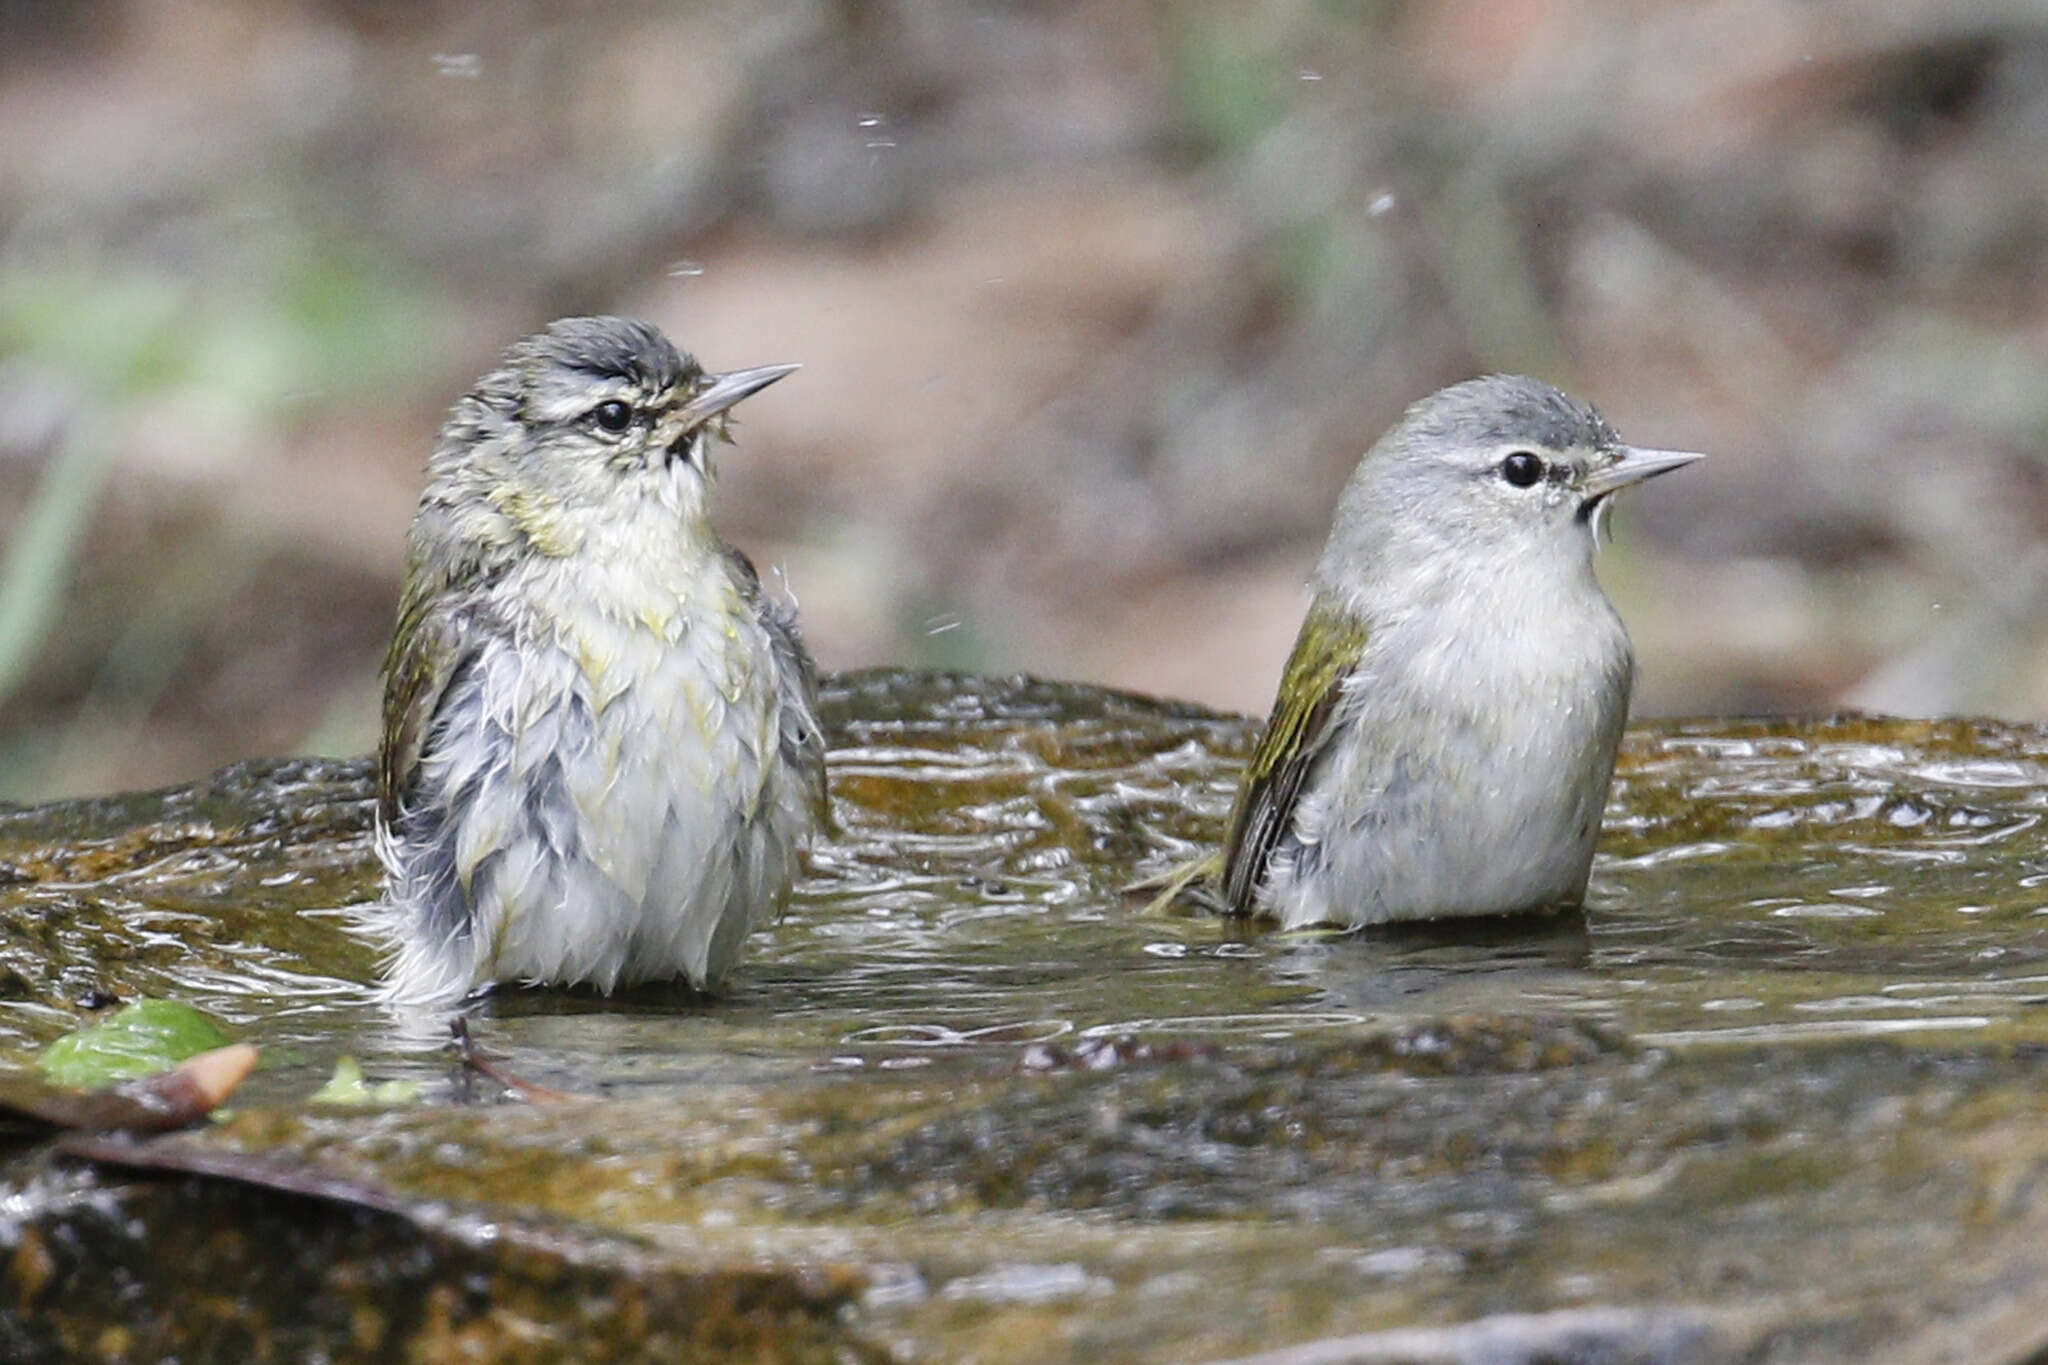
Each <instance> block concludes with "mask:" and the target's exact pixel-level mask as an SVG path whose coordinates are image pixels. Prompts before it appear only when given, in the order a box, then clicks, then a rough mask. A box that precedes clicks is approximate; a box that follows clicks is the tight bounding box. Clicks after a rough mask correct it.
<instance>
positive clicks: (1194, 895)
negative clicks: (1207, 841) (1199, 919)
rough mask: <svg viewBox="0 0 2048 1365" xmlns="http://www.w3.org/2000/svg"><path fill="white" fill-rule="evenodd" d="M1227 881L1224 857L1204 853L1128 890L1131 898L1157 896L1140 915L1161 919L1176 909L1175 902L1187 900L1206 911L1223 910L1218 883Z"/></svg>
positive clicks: (1131, 886)
mask: <svg viewBox="0 0 2048 1365" xmlns="http://www.w3.org/2000/svg"><path fill="white" fill-rule="evenodd" d="M1222 877H1223V855H1222V854H1221V853H1213V852H1212V853H1204V854H1202V855H1201V856H1200V857H1198V858H1190V859H1188V860H1187V861H1186V862H1184V863H1175V864H1174V865H1173V866H1172V867H1169V868H1167V869H1166V870H1165V871H1164V872H1157V873H1154V874H1153V875H1152V876H1149V877H1141V878H1139V879H1138V880H1137V881H1134V882H1131V883H1129V884H1128V885H1126V886H1125V887H1124V894H1125V895H1127V896H1135V895H1141V894H1143V893H1144V892H1147V891H1153V892H1157V893H1158V894H1157V895H1155V896H1153V897H1152V899H1151V900H1149V901H1147V902H1146V903H1145V908H1144V909H1143V910H1141V911H1139V912H1138V913H1140V914H1143V915H1160V914H1164V913H1165V912H1166V911H1167V910H1169V909H1171V908H1172V907H1173V904H1174V902H1176V901H1180V900H1185V901H1187V902H1188V903H1190V904H1193V905H1199V906H1201V907H1202V908H1203V909H1205V910H1220V909H1222V908H1223V902H1222V899H1221V898H1220V897H1219V896H1218V895H1217V894H1216V883H1217V882H1218V881H1220V880H1221V879H1222Z"/></svg>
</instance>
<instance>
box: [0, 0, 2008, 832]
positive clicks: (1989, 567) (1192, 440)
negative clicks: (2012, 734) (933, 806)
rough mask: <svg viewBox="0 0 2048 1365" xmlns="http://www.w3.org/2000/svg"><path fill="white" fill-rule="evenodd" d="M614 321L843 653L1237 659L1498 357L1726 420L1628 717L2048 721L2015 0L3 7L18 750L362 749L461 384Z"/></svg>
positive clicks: (1649, 639) (1265, 634)
mask: <svg viewBox="0 0 2048 1365" xmlns="http://www.w3.org/2000/svg"><path fill="white" fill-rule="evenodd" d="M595 311H611V312H628V313H635V314H639V315H642V316H645V317H647V318H649V319H652V320H653V321H655V322H657V323H659V324H660V325H661V326H663V327H664V328H666V329H668V330H669V332H670V333H671V334H672V335H673V336H674V337H676V338H677V339H678V341H679V342H680V343H681V344H683V345H684V346H685V347H687V348H688V349H691V350H693V351H695V352H697V353H698V354H699V355H700V356H701V357H702V358H703V359H704V360H705V361H706V362H707V363H708V364H709V365H710V366H711V367H713V368H736V367H740V366H746V365H757V364H764V363H768V362H775V361H787V360H794V361H800V362H802V364H803V366H804V370H803V373H802V374H801V375H800V376H798V377H797V378H795V379H792V380H790V381H789V382H787V383H785V384H782V385H779V386H777V387H776V388H775V389H773V390H772V391H770V392H769V393H766V394H763V395H762V396H760V397H759V398H756V399H754V400H753V401H751V402H749V403H748V404H747V405H746V406H745V407H744V408H743V409H742V410H741V415H742V418H743V430H742V432H741V442H740V445H739V446H738V447H737V448H736V449H728V450H726V451H725V452H723V455H722V463H721V474H722V480H721V484H720V490H719V492H720V501H719V505H718V508H717V517H718V520H719V522H720V525H721V527H722V529H723V530H724V532H725V533H726V535H727V536H728V538H730V539H732V540H734V541H736V542H737V543H739V544H740V545H742V546H743V547H745V548H747V549H748V550H750V551H751V552H752V553H753V554H754V556H755V558H756V559H757V561H759V562H760V563H761V564H762V565H763V566H764V568H766V567H768V566H779V567H780V569H781V571H782V573H783V574H784V575H785V576H786V579H787V582H788V585H789V588H790V590H791V591H792V592H793V593H794V594H795V596H796V597H797V598H798V600H799V601H800V602H801V606H802V613H803V620H804V624H805V626H806V628H807V631H808V634H809V637H810V640H811V642H812V645H813V648H814V649H815V652H816V653H817V655H818V657H819V659H820V661H821V663H822V664H823V665H824V666H825V667H827V668H835V669H836V668H849V667H855V666H859V665H866V664H875V663H887V662H902V663H910V664H930V665H944V666H955V667H962V668H969V669H974V670H983V671H999V672H1007V671H1012V670H1024V671H1030V672H1033V673H1039V674H1043V675H1048V676H1055V677H1069V678H1079V679H1090V680H1096V681H1100V682H1104V683H1109V684H1114V685H1117V686H1122V687H1129V688H1135V689H1140V690H1144V691H1147V692H1154V693H1162V694H1167V695H1171V696H1176V697H1182V698H1188V699H1193V700H1198V701H1203V702H1208V703H1212V704H1215V705H1218V706H1225V707H1232V708H1237V709H1242V710H1249V711H1258V712H1263V711H1264V709H1265V707H1266V705H1267V704H1268V702H1269V700H1270V698H1271V695H1272V688H1273V685H1274V681H1275V678H1276V677H1277V673H1278V670H1279V666H1280V663H1281V661H1282V659H1283V658H1284V656H1285V654H1286V651H1287V649H1288V646H1289V644H1290V643H1291V641H1292V638H1293V634H1294V630H1295V627H1296V625H1297V623H1298V621H1299V619H1300V613H1301V609H1302V606H1303V605H1304V602H1305V595H1304V591H1303V582H1304V579H1305V576H1306V574H1307V572H1308V569H1309V566H1310V565H1311V563H1312V562H1313V560H1314V557H1315V554H1316V550H1317V548H1318V546H1319V545H1320V543H1321V540H1322V536H1323V534H1324V531H1325V530H1326V528H1327V525H1328V519H1329V515H1330V510H1331V506H1332V502H1333V500H1334V498H1335V495H1336V492H1337V489H1338V487H1339V486H1340V485H1341V483H1342V482H1343V480H1344V478H1345V476H1346V475H1347V474H1348V473H1349V472H1350V470H1351V468H1352V465H1353V463H1354V462H1355V460H1356V459H1357V457H1358V455H1359V453H1360V452H1361V451H1362V450H1363V449H1364V448H1365V447H1366V445H1368V444H1369V443H1370V441H1371V439H1372V438H1373V437H1374V436H1375V435H1376V434H1377V433H1378V432H1379V431H1380V430H1381V429H1382V428H1383V427H1384V426H1385V425H1387V424H1388V423H1389V422H1390V421H1391V420H1393V419H1394V418H1395V416H1397V415H1398V413H1399V412H1400V410H1401V408H1402V407H1403V406H1405V404H1406V403H1408V402H1409V401H1410V400H1412V399H1414V398H1416V397H1419V396H1420V395H1422V394H1423V393H1426V392H1427V391H1429V390H1431V389H1433V388H1435V387H1437V386H1439V385H1441V384H1444V383H1448V382H1450V381H1453V380H1456V379H1460V378H1463V377H1466V376H1468V375H1471V374H1473V373H1476V372H1480V371H1487V370H1519V371H1525V372H1529V373H1533V374H1536V375H1539V376H1541V377H1544V378H1547V379H1550V380H1552V381H1553V382H1556V383H1559V384H1561V385H1563V386H1565V387H1567V388H1569V389H1571V390H1573V391H1574V392H1576V393H1578V394H1579V395H1581V396H1583V397H1585V398H1587V399H1589V400H1591V401H1593V402H1594V403H1596V404H1597V405H1599V406H1600V407H1601V408H1602V409H1603V410H1604V411H1605V412H1606V414H1607V415H1608V416H1609V417H1610V418H1611V419H1612V420H1613V421H1614V422H1615V424H1616V425H1617V426H1618V427H1619V428H1620V430H1621V431H1622V433H1623V435H1624V436H1625V437H1627V438H1629V439H1631V440H1634V441H1636V442H1638V443H1641V444H1647V445H1662V446H1678V447H1687V448H1692V449H1700V450H1706V451H1709V452H1711V454H1712V459H1711V460H1710V461H1709V462H1708V463H1706V464H1704V465H1701V466H1699V467H1696V468H1694V469H1690V470H1687V471H1686V472H1685V473H1683V474H1681V475H1678V476H1676V477H1674V478H1672V479H1669V480H1663V481H1659V482H1658V483H1657V484H1655V485H1654V486H1652V487H1651V488H1649V489H1646V490H1644V491H1642V492H1641V493H1639V494H1637V495H1636V496H1634V497H1632V498H1630V499H1628V500H1627V501H1626V502H1625V504H1624V505H1623V507H1622V509H1621V514H1620V516H1619V517H1617V518H1616V523H1617V528H1616V529H1617V536H1616V543H1615V544H1614V545H1613V546H1612V547H1611V549H1610V551H1609V552H1608V554H1607V555H1606V556H1605V557H1604V562H1603V567H1602V574H1603V577H1604V578H1605V580H1606V581H1607V583H1608V585H1609V589H1610V591H1611V593H1612V594H1613V595H1614V597H1615V598H1616V600H1617V602H1618V604H1619V605H1620V607H1621V609H1622V611H1623V614H1624V615H1625V616H1626V617H1627V619H1628V621H1629V624H1630V627H1631V629H1632V631H1633V633H1634V635H1635V639H1636V643H1637V653H1638V655H1639V657H1640V659H1641V681H1640V685H1639V689H1638V693H1637V698H1638V705H1637V713H1638V714H1639V715H1655V714H1670V713H1729V712H1755V711H1780V710H1802V711H1803V710H1820V709H1829V708H1835V707H1839V706H1845V705H1854V706H1865V707H1872V708H1877V709H1883V710H1891V711H1901V712H1909V713H1943V712H1981V713H1990V714H1997V715H2003V716H2007V717H2012V718H2019V719H2032V720H2042V719H2048V548H2044V547H2048V9H2044V7H2043V6H2042V5H2040V4H2039V3H2036V2H2035V0H1985V2H1984V3H1959V2H1958V0H1921V2H1920V3H1905V2H1901V0H1890V2H1887V3H1875V2H1872V3H1857V2H1856V0H1839V2H1835V3H1814V0H1676V2H1674V3H1658V2H1657V0H1634V2H1633V3H1612V4H1588V3H1575V2H1574V0H1494V2H1492V3H1487V2H1485V0H1095V2H1094V3H1090V4H1086V5H1074V4H1064V3H1057V2H1056V0H1038V2H1035V3H1034V2H1032V0H1008V2H1007V3H996V2H995V0H988V2H986V3H975V2H974V0H841V2H840V3H828V2H826V0H768V2H763V0H744V2H742V0H732V2H731V3H721V2H720V0H705V2H704V3H696V4H654V3H604V4H598V3H576V2H575V0H569V2H568V3H561V2H556V0H550V3H541V2H540V0H528V2H527V3H516V2H509V0H495V2H494V3H488V4H486V3H482V2H481V0H473V2H469V3H415V0H382V2H381V3H380V2H376V0H363V2H362V3H346V2H344V0H324V2H322V0H296V2H294V0H244V2H243V3H218V0H75V2H74V3H70V4H64V5H51V4H45V3H41V2H40V0H0V528H4V536H5V545H4V555H0V797H5V798H11V799H17V800H20V799H40V798H45V797H52V796H57V795H63V794H68V793H75V792H85V791H95V790H106V789H112V788H120V787H131V786H142V785H150V784H159V783H165V782H171V781H176V780H183V779H188V778H191V777H194V776H196V775H199V774H201V773H203V772H205V771H207V770H208V769H210V768H212V767H214V766H216V765H218V764H220V763H223V762H226V761H228V760H231V759H235V758H240V757H245V756H249V755H255V754H278V753H293V752H309V753H336V754H345V753H356V752H363V751H366V750H368V749H369V748H371V747H372V745H373V744H374V742H375V714H376V706H377V679H376V671H377V666H378V662H379V658H380V654H381V651H382V649H383V645H384V641H385V638H386V636H387V634H388V631H389V628H390V623H391V618H392V614H393V607H394V602H395V597H396V592H397V576H398V572H399V566H400V557H401V546H402V543H403V537H404V532H405V527H406V523H407V521H408V519H409V517H410V515H411V512H412V509H413V506H414V503H415V500H416V498H417V495H418V489H419V481H420V471H421V466H422V463H423V461H424V459H425V457H426V453H427V451H428V449H429V447H430V445H431V443H432V440H433V435H434V431H435V428H436V426H437V425H438V423H439V421H440V419H441V416H442V414H443V412H444V411H445V410H446V408H447V405H448V404H449V403H450V402H451V401H452V400H453V399H454V398H455V397H456V396H457V395H458V394H459V393H460V392H461V391H462V390H463V389H464V388H465V387H466V386H467V385H468V384H469V382H470V381H471V380H473V379H474V378H475V377H476V376H477V375H478V374H480V373H481V372H482V371H484V370H485V369H487V368H489V367H490V366H491V364H492V363H493V360H494V358H495V356H496V355H497V353H498V351H499V350H500V349H501V348H502V347H503V346H504V345H505V344H506V343H507V342H509V341H511V340H512V339H514V338H515V337H517V336H519V335H521V334H523V333H525V332H528V331H532V330H534V329H535V328H537V327H539V326H541V325H542V324H544V323H545V322H546V321H547V320H548V319H550V318H552V317H554V316H557V315H560V314H565V313H573V312H595Z"/></svg>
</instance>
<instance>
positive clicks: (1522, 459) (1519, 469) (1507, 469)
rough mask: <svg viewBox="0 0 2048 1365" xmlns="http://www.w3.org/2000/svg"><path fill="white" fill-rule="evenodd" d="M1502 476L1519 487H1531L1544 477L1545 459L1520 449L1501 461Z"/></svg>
mask: <svg viewBox="0 0 2048 1365" xmlns="http://www.w3.org/2000/svg"><path fill="white" fill-rule="evenodd" d="M1500 476H1501V477H1502V478H1503V479H1506V480H1507V481H1508V482H1509V483H1511V484H1513V485H1514V486H1515V487H1517V488H1528V487H1531V486H1533V485H1534V484H1535V483H1536V482H1537V480H1539V479H1541V478H1542V477H1543V461H1542V460H1540V459H1538V458H1537V457H1536V456H1534V455H1531V454H1530V453H1529V452H1528V451H1526V450H1518V451H1516V452H1514V453H1513V454H1512V455H1510V456H1508V457H1507V458H1506V459H1505V460H1502V461H1501V462H1500Z"/></svg>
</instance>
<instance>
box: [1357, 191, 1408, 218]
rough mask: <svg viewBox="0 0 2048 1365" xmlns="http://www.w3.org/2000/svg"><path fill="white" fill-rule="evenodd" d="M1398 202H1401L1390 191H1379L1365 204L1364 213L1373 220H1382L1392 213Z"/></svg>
mask: <svg viewBox="0 0 2048 1365" xmlns="http://www.w3.org/2000/svg"><path fill="white" fill-rule="evenodd" d="M1400 202H1401V200H1400V199H1399V197H1397V196H1396V195H1395V193H1394V192H1393V191H1392V190H1381V191H1380V192H1379V193H1378V194H1375V195H1374V196H1373V197H1372V199H1371V201H1370V202H1369V203H1367V204H1366V206H1365V211H1366V212H1367V213H1369V214H1371V215H1372V216H1373V217H1375V218H1382V217H1385V216H1386V215H1387V214H1389V213H1392V212H1393V211H1394V209H1395V207H1396V206H1397V205H1399V204H1400Z"/></svg>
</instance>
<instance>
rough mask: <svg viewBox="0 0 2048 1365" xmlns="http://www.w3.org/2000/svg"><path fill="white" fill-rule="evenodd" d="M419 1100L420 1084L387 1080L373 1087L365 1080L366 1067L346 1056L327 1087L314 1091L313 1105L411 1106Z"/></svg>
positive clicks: (329, 1078) (335, 1065) (338, 1063)
mask: <svg viewBox="0 0 2048 1365" xmlns="http://www.w3.org/2000/svg"><path fill="white" fill-rule="evenodd" d="M419 1097H420V1087H419V1082H417V1081H385V1082H383V1083H382V1084H381V1085H371V1084H370V1083H369V1082H367V1081H365V1080H364V1079H363V1068H362V1066H361V1065H360V1064H359V1063H358V1062H357V1061H356V1059H355V1058H353V1057H347V1056H344V1057H342V1058H341V1059H340V1060H338V1061H336V1062H335V1064H334V1074H333V1075H332V1076H329V1077H328V1078H327V1084H325V1085H323V1086H321V1087H320V1088H319V1089H318V1090H316V1091H314V1092H313V1101H312V1102H313V1103H314V1104H411V1103H412V1102H413V1101H414V1100H417V1099H418V1098H419Z"/></svg>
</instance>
